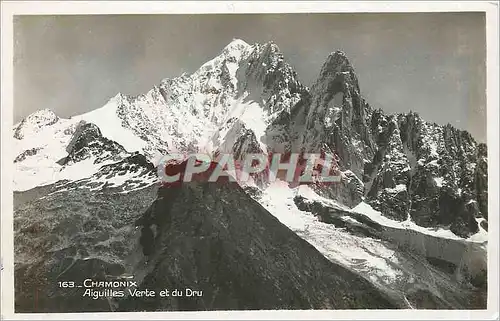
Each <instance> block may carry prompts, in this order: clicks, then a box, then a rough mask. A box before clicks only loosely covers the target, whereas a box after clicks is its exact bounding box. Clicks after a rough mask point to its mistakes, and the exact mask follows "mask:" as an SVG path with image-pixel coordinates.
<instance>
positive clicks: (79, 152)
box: [63, 121, 127, 165]
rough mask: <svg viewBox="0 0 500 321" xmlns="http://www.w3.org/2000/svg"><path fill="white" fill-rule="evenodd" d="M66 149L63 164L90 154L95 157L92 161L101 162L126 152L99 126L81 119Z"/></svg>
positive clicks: (80, 159) (115, 158)
mask: <svg viewBox="0 0 500 321" xmlns="http://www.w3.org/2000/svg"><path fill="white" fill-rule="evenodd" d="M66 151H67V152H68V156H67V157H66V158H65V159H64V160H63V165H65V164H67V163H68V162H79V161H82V160H84V159H87V158H89V157H92V156H93V157H95V158H96V159H95V160H94V163H102V162H104V161H105V160H109V159H110V160H115V161H116V160H120V159H121V158H122V157H124V155H125V154H127V151H126V150H125V148H123V146H121V145H120V144H118V143H116V142H115V141H112V140H110V139H108V138H106V137H104V136H103V135H102V133H101V130H100V129H99V127H97V126H96V125H94V124H92V123H85V122H83V121H82V122H81V123H80V124H79V125H78V126H77V128H76V129H75V133H74V134H73V137H72V138H71V141H70V142H69V144H68V146H67V148H66Z"/></svg>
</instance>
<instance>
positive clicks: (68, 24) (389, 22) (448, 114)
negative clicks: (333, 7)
mask: <svg viewBox="0 0 500 321" xmlns="http://www.w3.org/2000/svg"><path fill="white" fill-rule="evenodd" d="M234 38H240V39H242V40H244V41H246V42H248V43H250V44H252V43H255V42H259V43H264V42H267V41H269V40H273V41H274V42H275V43H276V44H277V45H278V47H279V48H280V49H281V51H282V52H283V54H284V56H285V59H286V60H287V61H288V62H289V63H290V64H291V65H292V66H293V67H294V68H295V70H296V71H297V73H298V75H299V78H300V79H301V81H302V82H303V83H304V84H305V85H308V86H310V85H312V83H313V81H314V80H315V78H316V77H317V76H318V74H319V71H320V69H321V66H322V64H323V63H324V62H325V60H326V57H327V56H328V54H329V53H330V52H332V51H335V50H343V51H344V52H345V53H346V54H347V56H348V58H349V60H350V61H351V63H352V64H353V66H354V68H355V70H356V73H357V75H358V78H359V83H360V87H361V91H362V95H363V96H364V97H365V98H366V100H367V101H368V103H369V104H370V105H372V106H373V107H374V108H382V109H383V110H385V111H387V112H389V113H393V112H408V111H410V110H413V111H417V112H419V113H420V114H421V116H422V117H423V118H424V119H426V120H429V121H433V122H436V123H439V124H446V123H451V124H452V125H454V126H456V127H458V128H461V129H466V130H468V131H470V132H471V134H472V135H473V136H474V137H475V138H476V139H477V140H479V141H483V142H484V141H486V94H485V90H486V89H485V88H486V66H485V59H486V46H485V42H486V40H485V39H486V32H485V16H484V13H395V14H392V13H386V14H363V13H357V14H348V13H346V14H281V15H264V14H254V15H250V14H245V15H240V14H232V15H229V14H227V15H116V16H110V15H99V16H90V15H87V16H83V15H82V16H17V17H15V19H14V99H15V106H14V117H15V119H14V121H15V122H18V121H19V120H21V119H22V118H23V117H25V116H27V115H29V114H30V113H32V112H34V111H36V110H39V109H43V108H49V109H52V110H53V111H54V112H55V113H56V114H58V115H59V116H61V117H69V116H71V115H76V114H81V113H84V112H87V111H90V110H92V109H95V108H99V107H102V106H103V105H104V104H105V103H106V102H107V101H108V100H109V98H111V97H113V96H115V95H116V94H117V93H118V92H121V93H123V94H130V95H137V94H140V93H146V92H147V91H148V90H149V89H151V88H152V86H153V85H155V84H158V83H159V82H160V81H161V79H163V78H172V77H175V76H178V75H180V74H182V73H183V72H188V73H191V72H193V71H195V70H196V69H197V68H198V67H200V66H201V65H202V64H203V63H204V62H206V61H208V60H210V59H211V58H213V57H214V56H216V55H217V54H218V53H219V52H220V51H221V49H222V48H223V47H224V46H225V45H227V44H228V43H229V42H231V40H232V39H234Z"/></svg>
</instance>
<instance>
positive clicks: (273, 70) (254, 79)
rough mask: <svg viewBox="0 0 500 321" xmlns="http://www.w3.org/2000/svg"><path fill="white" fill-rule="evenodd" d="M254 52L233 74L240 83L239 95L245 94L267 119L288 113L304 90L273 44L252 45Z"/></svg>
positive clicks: (293, 71) (295, 74) (305, 89)
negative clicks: (239, 78) (261, 109)
mask: <svg viewBox="0 0 500 321" xmlns="http://www.w3.org/2000/svg"><path fill="white" fill-rule="evenodd" d="M254 48H255V49H254V50H253V51H252V53H251V54H250V55H249V56H248V58H247V59H246V60H244V61H243V62H242V68H241V69H239V70H238V73H237V74H238V76H240V77H241V78H242V79H244V81H242V82H240V83H239V84H240V85H239V91H240V93H243V92H245V91H246V92H248V93H249V95H248V97H247V99H250V100H255V101H257V102H259V103H261V104H262V105H263V106H264V109H265V110H266V111H267V112H268V113H269V114H271V115H274V114H276V113H280V112H282V111H287V112H290V109H291V108H292V107H293V106H294V105H295V104H296V103H297V102H298V101H299V100H300V98H301V97H302V95H303V94H304V93H305V92H306V91H307V88H306V87H305V86H304V85H302V84H301V83H300V81H299V79H298V77H297V73H296V72H295V70H293V68H292V67H291V66H290V65H289V64H288V63H287V62H286V60H285V58H284V56H283V54H282V53H281V52H280V49H279V48H278V46H277V45H276V44H275V43H273V42H269V43H266V44H264V45H259V44H256V45H254ZM243 75H244V76H243Z"/></svg>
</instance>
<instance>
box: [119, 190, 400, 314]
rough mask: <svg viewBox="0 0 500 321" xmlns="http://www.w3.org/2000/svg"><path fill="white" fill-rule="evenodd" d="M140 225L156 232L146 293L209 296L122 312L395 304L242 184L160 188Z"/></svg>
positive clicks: (136, 304) (138, 302) (148, 303)
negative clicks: (297, 232)
mask: <svg viewBox="0 0 500 321" xmlns="http://www.w3.org/2000/svg"><path fill="white" fill-rule="evenodd" d="M138 224H140V225H141V226H143V229H144V228H146V229H148V228H151V229H153V230H154V231H155V232H154V233H153V234H154V239H153V238H152V239H151V241H150V242H147V243H143V244H144V245H143V246H147V247H148V249H147V253H148V254H149V256H148V260H149V261H148V266H149V267H148V273H147V275H146V276H145V277H144V281H143V282H142V284H141V288H144V289H145V288H147V289H150V290H156V291H158V292H159V291H161V290H162V289H165V288H168V289H179V290H183V291H184V290H185V289H188V288H189V289H192V290H196V291H202V292H203V296H201V297H197V296H195V297H181V298H176V297H171V298H159V297H156V298H144V299H133V300H132V299H131V298H130V299H129V300H128V301H125V302H124V303H123V304H121V305H120V309H125V310H128V311H137V310H202V309H203V310H233V309H238V310H240V309H245V310H247V309H312V308H315V309H327V308H330V309H339V308H370V307H378V308H382V307H385V308H391V307H394V305H393V303H390V302H389V301H388V300H387V299H386V298H385V297H384V296H383V295H381V294H380V293H379V292H378V291H377V290H376V289H375V288H374V287H372V286H371V285H370V284H369V283H368V282H367V281H365V280H364V279H362V278H360V277H358V276H356V275H355V274H354V273H352V272H349V271H348V270H346V269H344V268H342V267H340V266H338V265H335V264H333V263H331V262H329V261H328V260H326V259H325V258H324V257H323V256H322V255H321V254H320V253H319V252H317V250H316V249H314V248H313V247H312V246H311V245H309V244H308V243H307V242H305V241H303V240H302V239H300V238H299V237H298V236H296V235H295V234H294V233H293V232H292V231H290V230H289V229H288V228H287V227H285V226H284V225H282V224H281V223H280V222H279V221H277V220H276V219H275V218H274V217H273V216H272V215H270V214H269V213H268V212H267V211H266V210H265V209H264V208H262V207H261V205H259V204H258V203H257V202H255V201H253V200H252V199H251V198H250V197H249V196H248V195H247V194H246V193H245V192H244V191H243V190H242V189H241V188H240V187H239V186H237V185H236V184H235V185H228V184H208V183H201V184H197V183H191V184H187V185H184V186H182V187H180V188H164V189H161V190H160V191H159V194H158V199H157V200H156V201H155V203H154V204H153V205H152V207H151V208H150V209H149V210H148V211H147V212H146V213H145V215H144V216H143V217H142V218H141V219H140V220H139V221H138ZM150 234H151V233H150ZM284 267H286V268H284Z"/></svg>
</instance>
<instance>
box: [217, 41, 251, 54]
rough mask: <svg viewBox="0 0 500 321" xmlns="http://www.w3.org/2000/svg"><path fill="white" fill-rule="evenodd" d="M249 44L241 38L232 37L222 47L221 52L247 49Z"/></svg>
mask: <svg viewBox="0 0 500 321" xmlns="http://www.w3.org/2000/svg"><path fill="white" fill-rule="evenodd" d="M250 47H251V46H250V45H249V44H248V43H246V42H245V41H244V40H241V39H236V38H235V39H233V40H232V41H231V42H230V43H229V44H228V45H227V46H226V47H224V49H223V50H222V52H223V53H230V52H233V51H242V50H246V49H249V48H250Z"/></svg>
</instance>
